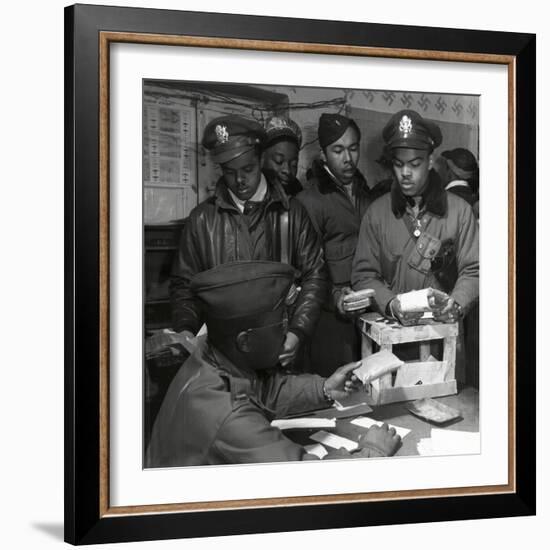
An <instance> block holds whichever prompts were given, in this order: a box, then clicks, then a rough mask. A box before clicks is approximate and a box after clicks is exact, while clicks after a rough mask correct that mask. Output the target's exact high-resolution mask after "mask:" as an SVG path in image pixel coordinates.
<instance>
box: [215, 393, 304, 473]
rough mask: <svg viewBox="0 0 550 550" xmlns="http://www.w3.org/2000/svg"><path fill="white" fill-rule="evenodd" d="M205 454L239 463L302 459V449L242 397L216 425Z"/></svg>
mask: <svg viewBox="0 0 550 550" xmlns="http://www.w3.org/2000/svg"><path fill="white" fill-rule="evenodd" d="M209 454H212V455H214V456H216V457H217V461H218V462H222V463H227V464H243V463H255V462H287V461H292V460H302V459H303V457H304V455H305V454H306V451H305V449H304V448H303V447H302V446H301V445H298V444H296V443H293V442H292V441H290V439H288V438H287V437H285V436H284V435H283V432H282V431H281V430H279V428H274V427H273V426H271V423H270V422H269V420H268V419H267V418H266V417H265V414H264V413H263V412H262V411H261V410H260V409H259V408H258V407H256V405H254V404H253V403H252V402H250V401H247V400H243V403H242V405H240V406H238V407H236V408H235V409H234V410H233V411H232V412H231V413H230V414H229V415H228V416H227V418H226V419H225V421H224V422H223V423H222V425H221V426H220V428H219V430H218V432H217V434H216V438H215V440H214V442H213V443H212V448H211V449H210V453H209Z"/></svg>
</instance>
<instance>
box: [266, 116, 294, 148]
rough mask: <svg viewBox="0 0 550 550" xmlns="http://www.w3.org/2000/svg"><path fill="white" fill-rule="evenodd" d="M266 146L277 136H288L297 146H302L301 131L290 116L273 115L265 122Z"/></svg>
mask: <svg viewBox="0 0 550 550" xmlns="http://www.w3.org/2000/svg"><path fill="white" fill-rule="evenodd" d="M265 133H266V147H268V146H269V145H270V144H271V143H273V142H274V141H275V140H278V139H279V138H288V139H289V140H290V141H293V142H294V143H296V145H297V146H298V149H299V148H300V147H301V146H302V131H301V130H300V127H299V126H298V125H297V124H296V122H294V121H293V120H292V119H291V118H288V117H285V116H273V117H270V118H268V119H267V121H266V123H265Z"/></svg>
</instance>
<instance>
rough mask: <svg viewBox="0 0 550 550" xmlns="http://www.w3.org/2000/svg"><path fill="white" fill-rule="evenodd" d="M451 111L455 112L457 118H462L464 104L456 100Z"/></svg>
mask: <svg viewBox="0 0 550 550" xmlns="http://www.w3.org/2000/svg"><path fill="white" fill-rule="evenodd" d="M451 109H452V110H453V111H454V113H455V114H456V116H460V115H461V114H462V110H463V109H464V107H463V106H462V103H460V102H459V101H458V99H455V102H454V103H453V106H452V107H451Z"/></svg>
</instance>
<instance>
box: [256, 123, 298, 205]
mask: <svg viewBox="0 0 550 550" xmlns="http://www.w3.org/2000/svg"><path fill="white" fill-rule="evenodd" d="M265 131H266V143H265V150H264V170H265V171H266V172H267V173H270V174H272V175H273V177H274V178H276V179H277V180H278V181H279V182H280V183H281V185H282V186H283V189H284V190H285V193H286V194H287V195H288V196H290V197H294V196H295V195H297V194H298V193H299V192H300V191H301V190H302V184H301V183H300V180H298V178H297V177H296V174H297V173H298V158H299V154H300V147H301V145H302V131H301V130H300V127H299V126H298V124H296V122H294V120H292V119H291V118H289V117H286V116H281V115H277V116H272V117H270V118H268V119H267V121H266V123H265Z"/></svg>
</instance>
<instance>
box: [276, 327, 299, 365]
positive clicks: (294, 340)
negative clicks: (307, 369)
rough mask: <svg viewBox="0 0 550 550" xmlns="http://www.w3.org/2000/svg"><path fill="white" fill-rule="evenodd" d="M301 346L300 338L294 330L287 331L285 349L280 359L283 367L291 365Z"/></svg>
mask: <svg viewBox="0 0 550 550" xmlns="http://www.w3.org/2000/svg"><path fill="white" fill-rule="evenodd" d="M299 347H300V339H299V338H298V336H296V334H294V333H293V332H290V331H289V332H287V333H286V338H285V341H284V344H283V349H282V351H281V354H280V355H279V361H280V363H281V365H282V366H283V367H286V366H287V365H290V364H291V363H292V362H293V361H294V359H296V354H297V353H298V349H299Z"/></svg>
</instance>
